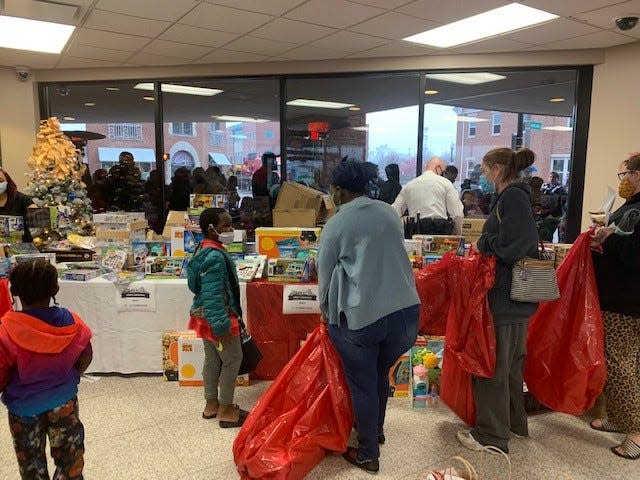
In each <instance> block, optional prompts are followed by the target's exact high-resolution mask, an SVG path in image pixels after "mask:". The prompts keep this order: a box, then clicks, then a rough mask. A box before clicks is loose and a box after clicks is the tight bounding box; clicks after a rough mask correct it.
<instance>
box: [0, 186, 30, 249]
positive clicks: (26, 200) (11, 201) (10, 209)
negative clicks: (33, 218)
mask: <svg viewBox="0 0 640 480" xmlns="http://www.w3.org/2000/svg"><path fill="white" fill-rule="evenodd" d="M29 205H33V200H32V199H31V197H29V196H27V195H25V194H24V193H22V192H16V194H15V196H14V197H13V198H7V203H5V205H4V206H3V207H0V215H11V216H14V217H23V221H24V235H22V241H23V242H27V243H29V242H31V241H32V240H33V238H32V237H31V231H30V230H29V224H28V222H27V208H29Z"/></svg>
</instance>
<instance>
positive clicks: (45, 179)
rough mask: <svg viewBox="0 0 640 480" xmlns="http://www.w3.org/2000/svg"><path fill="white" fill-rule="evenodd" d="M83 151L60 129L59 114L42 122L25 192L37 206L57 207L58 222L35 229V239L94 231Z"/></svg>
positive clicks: (29, 162)
mask: <svg viewBox="0 0 640 480" xmlns="http://www.w3.org/2000/svg"><path fill="white" fill-rule="evenodd" d="M79 157H80V151H79V150H76V148H75V146H74V145H73V143H71V141H70V140H69V138H67V137H66V136H65V134H64V133H63V132H62V130H61V129H60V122H58V119H57V118H56V117H51V118H49V119H47V120H41V121H40V130H39V131H38V134H37V136H36V144H35V145H34V146H33V153H32V154H31V156H30V157H29V159H28V160H27V164H28V165H29V167H31V169H32V170H33V171H32V172H31V173H30V174H28V177H29V183H28V185H27V188H26V190H25V193H26V194H27V195H29V196H31V197H32V198H33V201H34V203H35V204H36V205H37V206H38V207H56V208H57V209H58V222H57V223H58V224H57V225H56V226H54V227H53V228H52V229H42V231H35V232H32V233H33V234H34V242H37V243H40V242H45V243H46V242H47V241H48V240H57V239H59V238H63V237H66V236H67V235H68V234H70V233H77V234H80V235H90V234H91V233H92V232H93V222H92V208H91V201H90V200H89V198H88V196H87V186H86V185H85V184H84V182H82V180H81V178H82V175H83V174H84V172H85V169H86V166H85V165H84V164H83V163H82V161H81V160H80V158H79Z"/></svg>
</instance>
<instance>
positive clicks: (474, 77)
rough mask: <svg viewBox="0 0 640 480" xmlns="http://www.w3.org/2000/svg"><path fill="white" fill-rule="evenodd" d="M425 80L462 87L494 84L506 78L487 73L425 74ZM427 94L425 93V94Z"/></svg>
mask: <svg viewBox="0 0 640 480" xmlns="http://www.w3.org/2000/svg"><path fill="white" fill-rule="evenodd" d="M425 77H426V78H429V79H431V80H439V81H441V82H449V83H460V84H462V85H479V84H481V83H489V82H496V81H498V80H504V79H505V78H507V77H506V76H504V75H498V74H497V73H489V72H468V73H427V74H426V75H425ZM425 93H427V92H425Z"/></svg>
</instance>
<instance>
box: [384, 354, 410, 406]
mask: <svg viewBox="0 0 640 480" xmlns="http://www.w3.org/2000/svg"><path fill="white" fill-rule="evenodd" d="M410 382H411V356H410V352H407V353H405V354H404V355H402V356H401V357H400V358H399V359H398V360H397V361H396V363H394V364H393V366H392V367H391V368H390V369H389V397H396V398H407V397H409V383H410Z"/></svg>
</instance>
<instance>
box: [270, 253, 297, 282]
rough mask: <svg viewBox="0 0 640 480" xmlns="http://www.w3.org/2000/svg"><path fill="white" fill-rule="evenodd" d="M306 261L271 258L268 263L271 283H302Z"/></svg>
mask: <svg viewBox="0 0 640 480" xmlns="http://www.w3.org/2000/svg"><path fill="white" fill-rule="evenodd" d="M305 263H306V260H298V259H295V258H271V259H269V261H268V263H267V275H268V276H269V280H270V281H275V282H278V281H280V282H287V281H288V282H301V281H302V276H303V274H304V268H305Z"/></svg>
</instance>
